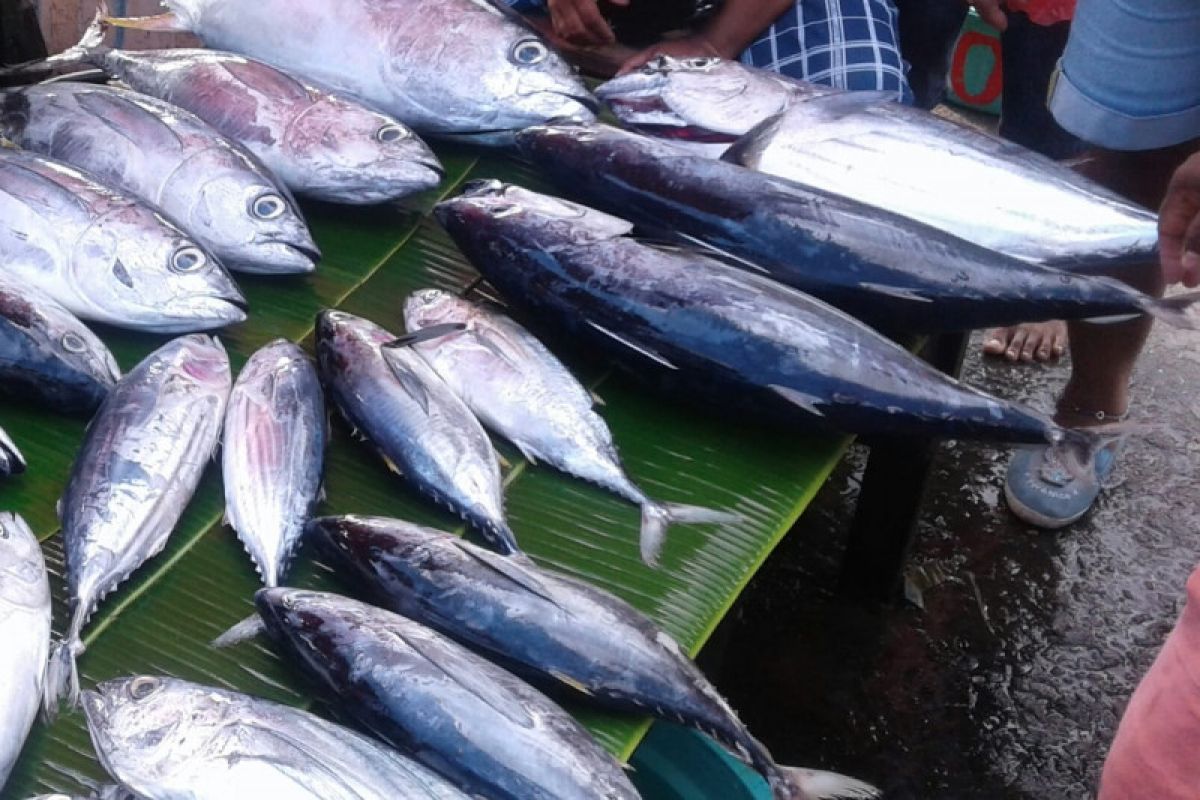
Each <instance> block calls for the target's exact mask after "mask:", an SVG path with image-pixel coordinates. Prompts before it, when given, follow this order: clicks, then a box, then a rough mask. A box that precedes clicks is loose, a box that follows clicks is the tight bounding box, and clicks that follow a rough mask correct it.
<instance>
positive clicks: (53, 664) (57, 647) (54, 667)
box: [42, 639, 84, 722]
mask: <svg viewBox="0 0 1200 800" xmlns="http://www.w3.org/2000/svg"><path fill="white" fill-rule="evenodd" d="M83 651H84V645H83V642H81V641H79V640H78V639H63V640H60V641H58V642H56V643H55V644H54V648H53V649H52V650H51V651H50V660H49V661H48V662H47V663H46V672H45V675H46V680H45V684H44V685H43V687H42V718H43V719H44V720H46V722H53V721H54V719H55V717H57V716H58V707H59V703H61V702H62V701H63V700H64V699H65V700H66V701H67V706H68V707H69V708H76V707H77V706H78V705H79V696H80V688H79V666H78V664H77V663H76V659H77V658H79V656H80V655H82V654H83Z"/></svg>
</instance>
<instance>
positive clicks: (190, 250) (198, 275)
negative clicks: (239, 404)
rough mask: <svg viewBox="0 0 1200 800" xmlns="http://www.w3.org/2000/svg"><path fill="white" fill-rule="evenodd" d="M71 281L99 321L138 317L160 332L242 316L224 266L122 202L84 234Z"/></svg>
mask: <svg viewBox="0 0 1200 800" xmlns="http://www.w3.org/2000/svg"><path fill="white" fill-rule="evenodd" d="M70 277H71V281H72V283H73V284H74V285H75V288H76V292H75V293H76V294H77V295H78V296H80V297H82V298H84V299H85V301H86V302H88V303H89V304H90V305H91V306H92V307H93V308H94V309H95V314H94V316H96V317H97V318H99V319H114V318H119V319H136V320H137V321H138V323H139V325H140V326H141V327H144V328H145V329H148V330H157V331H162V332H177V331H181V330H198V329H203V328H216V327H221V326H223V325H229V324H233V323H237V322H241V321H243V320H245V319H246V312H245V310H244V309H245V307H246V300H245V298H244V297H243V296H242V293H241V292H240V291H238V288H237V286H236V285H235V284H234V282H233V279H232V278H231V277H229V273H228V272H226V271H225V268H224V267H223V266H222V265H221V263H220V262H219V261H218V260H217V259H216V257H215V256H213V255H212V254H211V253H210V252H208V251H207V250H206V249H205V248H203V247H202V246H201V245H199V244H198V243H197V242H196V241H194V240H193V239H191V238H190V237H189V236H187V235H186V234H184V233H183V232H182V231H180V230H179V229H178V228H176V227H174V225H173V224H171V223H170V222H168V221H167V220H166V219H165V218H164V217H161V216H159V215H158V214H156V213H154V212H152V211H151V210H149V209H148V208H146V207H145V206H140V205H136V204H124V205H119V206H117V207H115V208H114V209H112V210H110V211H109V212H108V213H107V214H105V215H104V216H102V217H100V218H99V219H98V220H97V221H96V222H94V223H93V224H92V225H91V227H89V228H88V229H87V231H85V232H84V234H83V236H81V237H80V239H79V241H78V242H77V243H76V246H75V249H74V251H73V252H72V256H71V276H70Z"/></svg>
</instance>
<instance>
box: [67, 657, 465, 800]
mask: <svg viewBox="0 0 1200 800" xmlns="http://www.w3.org/2000/svg"><path fill="white" fill-rule="evenodd" d="M83 710H84V713H85V714H86V716H87V726H88V733H89V734H90V735H91V739H92V744H93V746H94V747H95V748H96V754H97V755H98V756H99V757H100V762H101V763H102V764H103V765H104V768H105V769H106V770H108V772H109V773H110V774H111V775H112V776H113V777H114V778H116V779H117V780H119V781H120V782H121V784H122V786H124V787H125V788H127V789H129V790H131V791H133V792H134V793H135V794H137V795H138V796H139V797H142V798H145V800H263V798H266V797H273V798H278V799H279V800H393V799H394V800H399V799H400V798H404V800H468V797H467V795H465V794H463V793H462V792H460V791H458V790H457V789H455V788H454V786H453V785H451V784H450V783H449V782H447V781H445V780H444V779H442V778H440V777H439V776H437V775H435V774H434V773H433V772H431V771H430V770H428V769H426V768H424V767H422V766H421V765H420V764H418V763H416V762H415V761H412V760H411V759H407V758H405V757H403V756H401V755H400V754H398V753H395V752H393V751H392V750H390V749H388V748H387V747H384V746H383V745H380V744H376V743H375V742H373V741H372V740H371V739H369V738H368V737H366V736H363V735H362V734H359V733H355V732H354V731H351V730H349V729H347V728H343V727H341V726H340V725H335V724H333V723H331V722H327V721H326V720H323V719H321V718H320V717H317V716H315V715H313V714H310V713H308V712H307V711H301V710H300V709H298V708H291V707H289V706H285V705H281V704H279V703H272V702H269V701H267V700H260V699H259V698H256V697H251V696H249V695H245V694H240V693H238V692H233V691H229V690H227V689H218V688H215V687H210V686H203V685H201V684H197V683H190V682H188V681H184V680H180V679H178V678H167V677H159V676H154V675H138V676H132V677H126V678H118V679H116V680H110V681H105V682H103V683H101V684H99V685H98V686H97V687H96V690H95V691H88V692H85V693H84V699H83Z"/></svg>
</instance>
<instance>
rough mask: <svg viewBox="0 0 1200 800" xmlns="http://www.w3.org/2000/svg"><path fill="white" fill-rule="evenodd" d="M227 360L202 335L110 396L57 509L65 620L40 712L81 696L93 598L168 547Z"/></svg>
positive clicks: (222, 389)
mask: <svg viewBox="0 0 1200 800" xmlns="http://www.w3.org/2000/svg"><path fill="white" fill-rule="evenodd" d="M230 382H231V378H230V374H229V358H228V356H226V355H225V349H224V348H223V347H221V345H220V343H219V342H217V341H216V340H215V339H212V338H211V337H208V336H202V335H194V336H185V337H180V338H178V339H174V340H172V341H170V342H167V343H166V344H165V345H163V346H162V347H160V348H159V349H158V350H155V351H154V352H153V353H151V354H150V355H149V356H147V357H146V358H145V360H143V361H142V362H141V363H140V364H138V365H137V366H136V367H134V368H133V369H132V370H131V371H130V372H129V373H128V374H126V375H125V377H124V378H122V379H121V380H120V381H119V382H118V383H117V385H116V386H115V387H114V388H113V390H112V391H111V392H109V394H108V397H107V398H106V399H105V401H104V403H103V405H101V406H100V410H99V411H97V412H96V416H95V418H94V419H93V420H92V423H91V425H90V426H89V427H88V431H87V435H86V436H85V437H84V440H83V445H82V446H81V447H80V449H79V455H78V456H77V457H76V459H75V465H74V467H73V468H72V469H71V477H70V478H69V480H68V481H67V488H66V490H65V491H64V492H63V497H62V500H61V501H60V503H59V519H60V521H61V522H62V536H63V542H64V549H65V550H66V556H67V559H66V560H67V588H68V595H69V597H70V611H71V622H70V625H69V627H68V629H67V633H66V636H65V637H64V638H63V639H62V641H59V642H57V643H56V644H55V646H54V652H53V654H52V655H51V659H50V667H49V672H48V676H47V680H46V691H45V702H44V707H45V710H46V713H47V715H49V716H53V715H54V713H55V711H56V710H57V707H58V701H59V699H60V697H62V696H64V695H65V696H66V697H67V698H68V700H69V701H70V703H71V704H72V705H76V704H77V703H78V699H79V673H78V670H77V667H76V663H75V662H76V659H77V658H78V656H79V655H80V654H82V653H83V651H84V649H85V647H84V643H83V640H82V638H81V636H82V632H83V626H84V625H85V624H87V620H88V618H89V617H90V616H91V614H92V611H93V610H94V609H95V608H96V606H97V605H98V604H99V603H100V601H101V600H102V599H103V598H104V596H105V595H107V594H108V593H109V592H111V591H112V590H113V589H115V588H116V587H117V586H118V585H120V584H121V583H122V582H123V581H124V580H125V579H126V578H127V577H129V575H130V574H131V573H132V572H133V571H134V570H136V569H137V568H138V567H139V566H141V565H142V564H143V563H144V562H145V561H146V560H147V559H149V558H151V557H152V556H154V555H155V554H157V553H158V552H159V551H161V550H162V549H163V547H164V546H165V545H166V543H167V537H168V536H170V534H171V531H172V530H173V529H174V528H175V524H176V523H177V522H178V521H179V518H180V516H181V515H182V514H183V510H184V508H185V507H186V506H187V503H188V501H189V500H190V499H191V497H192V494H193V492H195V491H196V486H197V484H198V483H199V482H200V475H201V473H202V472H203V471H204V467H205V465H206V464H207V462H208V459H209V458H210V457H211V456H212V454H213V452H214V451H215V449H216V446H217V442H218V439H219V436H220V430H221V420H222V417H223V415H224V412H225V403H226V401H227V400H228V398H229V388H230Z"/></svg>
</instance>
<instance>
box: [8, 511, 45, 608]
mask: <svg viewBox="0 0 1200 800" xmlns="http://www.w3.org/2000/svg"><path fill="white" fill-rule="evenodd" d="M49 599H50V584H49V582H48V579H47V577H46V567H45V562H44V561H43V560H42V548H41V545H40V544H39V543H38V540H37V537H36V536H34V535H33V531H32V530H30V528H29V525H28V524H27V523H26V522H25V520H24V519H23V518H22V517H21V516H20V515H19V514H14V513H13V512H11V511H3V512H0V617H2V616H3V615H4V612H5V611H6V610H7V608H6V606H18V607H20V608H28V609H36V608H41V607H43V606H45V604H47V603H48V602H49Z"/></svg>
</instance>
